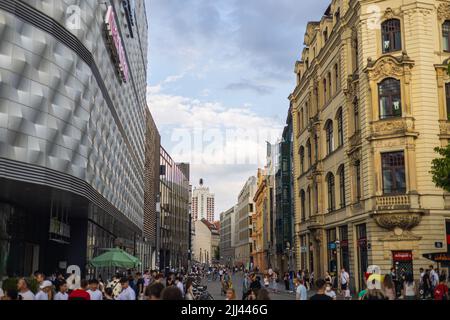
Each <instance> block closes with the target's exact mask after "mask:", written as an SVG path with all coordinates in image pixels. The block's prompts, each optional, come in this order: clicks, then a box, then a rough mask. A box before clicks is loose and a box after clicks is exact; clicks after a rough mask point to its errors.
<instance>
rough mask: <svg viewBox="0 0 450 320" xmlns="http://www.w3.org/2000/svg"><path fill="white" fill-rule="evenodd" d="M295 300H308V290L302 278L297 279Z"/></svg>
mask: <svg viewBox="0 0 450 320" xmlns="http://www.w3.org/2000/svg"><path fill="white" fill-rule="evenodd" d="M295 300H303V301H304V300H308V290H307V289H306V286H305V281H304V280H303V279H300V280H297V289H296V295H295Z"/></svg>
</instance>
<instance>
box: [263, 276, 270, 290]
mask: <svg viewBox="0 0 450 320" xmlns="http://www.w3.org/2000/svg"><path fill="white" fill-rule="evenodd" d="M269 285H270V280H269V275H268V274H265V275H264V288H266V289H269Z"/></svg>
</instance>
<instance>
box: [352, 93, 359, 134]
mask: <svg viewBox="0 0 450 320" xmlns="http://www.w3.org/2000/svg"><path fill="white" fill-rule="evenodd" d="M353 125H354V126H355V133H356V132H358V131H359V129H360V126H359V103H358V98H357V97H355V99H353Z"/></svg>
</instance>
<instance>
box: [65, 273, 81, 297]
mask: <svg viewBox="0 0 450 320" xmlns="http://www.w3.org/2000/svg"><path fill="white" fill-rule="evenodd" d="M67 285H68V287H69V292H72V291H74V290H77V289H80V288H81V277H80V276H79V275H77V274H75V270H73V271H72V274H71V275H70V276H69V277H68V278H67Z"/></svg>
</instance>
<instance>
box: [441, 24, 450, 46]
mask: <svg viewBox="0 0 450 320" xmlns="http://www.w3.org/2000/svg"><path fill="white" fill-rule="evenodd" d="M442 47H443V49H444V51H446V52H450V20H446V21H445V22H444V24H443V25H442Z"/></svg>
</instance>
